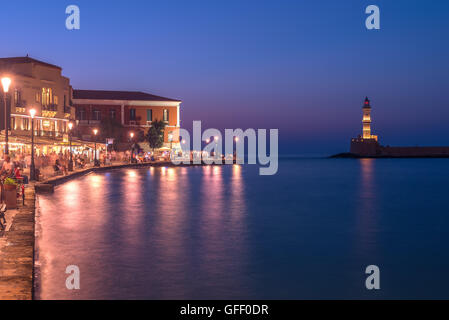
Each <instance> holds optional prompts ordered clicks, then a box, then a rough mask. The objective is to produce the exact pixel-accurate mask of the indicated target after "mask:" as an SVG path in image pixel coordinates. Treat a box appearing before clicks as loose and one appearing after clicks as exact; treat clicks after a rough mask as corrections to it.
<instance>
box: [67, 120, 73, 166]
mask: <svg viewBox="0 0 449 320" xmlns="http://www.w3.org/2000/svg"><path fill="white" fill-rule="evenodd" d="M72 128H73V123H72V122H69V151H70V159H69V168H68V169H69V171H73V158H72Z"/></svg>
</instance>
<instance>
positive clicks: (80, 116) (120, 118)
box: [73, 90, 181, 149]
mask: <svg viewBox="0 0 449 320" xmlns="http://www.w3.org/2000/svg"><path fill="white" fill-rule="evenodd" d="M73 103H74V106H75V108H76V116H77V122H78V128H79V129H80V132H81V135H82V137H83V138H84V139H89V136H90V135H91V134H92V130H93V128H95V127H98V126H99V125H100V124H101V122H102V121H106V120H108V119H113V120H114V121H116V122H118V123H120V124H121V125H122V126H123V127H128V128H129V129H130V131H132V129H133V128H134V129H141V130H143V131H144V132H145V133H147V132H148V129H149V128H150V127H151V123H152V122H153V121H155V120H162V121H164V122H165V123H166V127H165V131H164V147H167V148H173V149H176V148H179V128H180V106H181V101H180V100H175V99H169V98H164V97H160V96H156V95H153V94H148V93H144V92H131V91H101V90H74V91H73ZM106 138H107V137H106Z"/></svg>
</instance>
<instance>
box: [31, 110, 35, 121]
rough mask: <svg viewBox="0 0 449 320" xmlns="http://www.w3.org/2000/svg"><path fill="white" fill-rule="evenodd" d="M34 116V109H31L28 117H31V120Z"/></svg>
mask: <svg viewBox="0 0 449 320" xmlns="http://www.w3.org/2000/svg"><path fill="white" fill-rule="evenodd" d="M35 115H36V109H31V110H30V116H31V118H32V119H33V118H34V116H35Z"/></svg>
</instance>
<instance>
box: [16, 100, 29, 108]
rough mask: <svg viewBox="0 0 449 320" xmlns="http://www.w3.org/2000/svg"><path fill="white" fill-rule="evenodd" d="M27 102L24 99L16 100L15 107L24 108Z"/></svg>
mask: <svg viewBox="0 0 449 320" xmlns="http://www.w3.org/2000/svg"><path fill="white" fill-rule="evenodd" d="M26 106H27V102H26V101H25V100H20V101H17V102H16V108H26Z"/></svg>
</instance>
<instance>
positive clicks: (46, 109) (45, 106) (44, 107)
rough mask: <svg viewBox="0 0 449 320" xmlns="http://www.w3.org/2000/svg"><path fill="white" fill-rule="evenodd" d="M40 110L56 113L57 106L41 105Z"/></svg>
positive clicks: (52, 104)
mask: <svg viewBox="0 0 449 320" xmlns="http://www.w3.org/2000/svg"><path fill="white" fill-rule="evenodd" d="M42 110H45V111H58V105H56V104H54V103H51V104H48V105H42Z"/></svg>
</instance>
